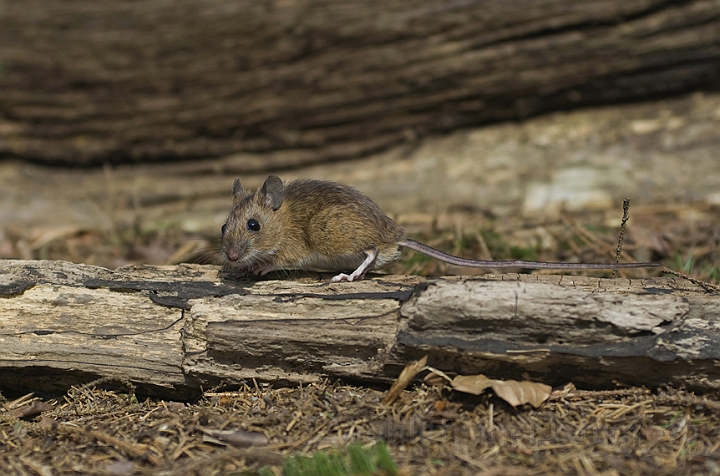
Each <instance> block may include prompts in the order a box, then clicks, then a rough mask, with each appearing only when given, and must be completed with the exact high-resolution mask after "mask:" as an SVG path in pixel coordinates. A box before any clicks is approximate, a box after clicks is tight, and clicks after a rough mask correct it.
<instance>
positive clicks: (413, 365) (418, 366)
mask: <svg viewBox="0 0 720 476" xmlns="http://www.w3.org/2000/svg"><path fill="white" fill-rule="evenodd" d="M425 364H427V355H426V356H424V357H423V358H422V359H420V360H417V361H415V362H410V363H409V364H407V365H406V366H405V368H404V369H403V371H402V372H400V375H399V376H398V378H397V379H396V380H395V382H394V383H393V384H392V387H390V390H388V393H387V394H386V395H385V399H383V403H384V404H385V405H390V404H391V403H392V402H394V401H395V400H396V399H397V398H398V397H399V396H400V394H401V393H402V391H403V390H405V388H406V387H407V386H408V384H409V383H410V382H411V381H412V379H414V378H415V376H416V375H417V374H419V373H420V372H422V371H423V369H425Z"/></svg>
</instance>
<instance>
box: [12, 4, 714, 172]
mask: <svg viewBox="0 0 720 476" xmlns="http://www.w3.org/2000/svg"><path fill="white" fill-rule="evenodd" d="M0 9H1V10H2V14H1V15H0V65H1V68H0V156H2V155H9V156H14V157H20V158H24V159H30V160H35V161H40V162H45V163H53V162H54V163H65V164H76V165H79V164H101V163H105V162H115V163H117V162H128V161H150V160H152V161H162V160H178V159H194V158H199V157H220V156H229V155H233V154H239V153H242V152H265V151H276V150H280V151H284V153H282V154H278V155H274V156H272V157H271V158H270V162H268V159H267V158H266V159H265V160H264V161H262V163H258V160H257V158H255V157H246V156H242V155H241V156H240V157H237V160H235V161H233V162H232V165H233V167H235V169H236V171H239V172H250V171H253V170H257V169H258V167H261V168H262V169H263V170H266V169H267V167H268V166H270V167H274V168H277V167H284V166H291V165H295V166H297V165H299V164H303V163H311V162H319V161H326V160H330V159H337V158H344V157H352V156H358V155H361V154H366V153H368V152H371V151H376V150H379V149H382V148H386V147H388V146H389V145H392V144H397V143H400V142H403V141H413V140H414V139H415V138H417V137H419V136H423V135H425V134H428V133H434V132H440V131H448V130H452V129H456V128H458V127H464V126H470V125H474V124H481V123H486V122H489V121H494V120H502V119H512V118H522V117H527V116H528V115H531V114H536V113H539V112H542V111H547V110H556V109H567V108H572V107H578V106H587V105H591V104H606V103H608V102H617V101H627V100H639V99H643V98H654V97H658V96H659V95H668V94H672V93H680V92H687V91H693V90H696V89H697V88H707V87H714V86H716V85H717V84H718V80H719V79H720V2H718V0H690V1H683V2H667V1H662V0H596V1H584V2H574V1H572V0H542V1H533V2H520V3H518V2H505V1H502V0H499V1H498V0H495V1H485V2H472V1H470V2H465V1H462V2H450V3H447V2H439V1H437V0H413V1H406V0H388V1H386V2H374V1H371V0H356V1H346V2H318V1H315V0H299V1H295V2H283V3H282V4H277V5H276V4H273V3H266V2H247V1H246V2H237V1H235V0H201V1H198V0H180V1H176V2H171V3H168V2H164V1H160V0H147V1H144V2H130V1H116V2H102V3H98V2H95V1H93V0H75V1H72V2H62V3H58V2H53V1H48V0H31V1H30V3H28V2H8V1H6V2H2V4H0Z"/></svg>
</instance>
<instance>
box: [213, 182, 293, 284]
mask: <svg viewBox="0 0 720 476" xmlns="http://www.w3.org/2000/svg"><path fill="white" fill-rule="evenodd" d="M284 189H285V186H284V185H283V183H282V180H280V177H278V176H277V175H270V176H269V177H268V178H267V179H266V180H265V183H264V184H263V186H262V187H261V188H260V190H258V191H257V192H254V193H252V192H246V191H245V190H243V188H242V185H240V180H239V179H237V178H236V179H235V182H234V183H233V188H232V196H233V208H232V211H231V212H230V216H229V217H228V219H227V222H226V223H225V224H224V225H223V226H222V250H223V252H224V254H225V256H227V259H229V260H230V261H234V262H237V263H238V264H239V265H240V267H241V268H243V269H248V270H251V271H258V270H263V269H268V268H271V267H272V265H273V264H274V259H273V257H274V256H275V255H276V254H277V252H278V250H279V249H280V246H281V242H280V239H279V238H280V237H282V236H283V235H284V233H285V230H284V228H285V226H283V218H282V216H281V215H282V213H278V210H279V209H280V206H281V205H282V202H283V190H284Z"/></svg>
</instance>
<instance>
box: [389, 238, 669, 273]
mask: <svg viewBox="0 0 720 476" xmlns="http://www.w3.org/2000/svg"><path fill="white" fill-rule="evenodd" d="M398 245H400V246H403V247H405V248H410V249H411V250H415V251H417V252H419V253H422V254H424V255H427V256H430V257H431V258H435V259H437V260H440V261H444V262H445V263H449V264H454V265H456V266H465V267H468V268H487V269H490V268H529V269H621V268H657V267H659V266H661V264H660V263H608V264H604V263H589V264H585V263H553V262H540V261H522V260H508V261H484V260H474V259H467V258H460V257H459V256H453V255H449V254H447V253H443V252H442V251H440V250H436V249H435V248H431V247H429V246H427V245H424V244H422V243H420V242H419V241H415V240H409V239H404V240H402V241H400V242H399V243H398Z"/></svg>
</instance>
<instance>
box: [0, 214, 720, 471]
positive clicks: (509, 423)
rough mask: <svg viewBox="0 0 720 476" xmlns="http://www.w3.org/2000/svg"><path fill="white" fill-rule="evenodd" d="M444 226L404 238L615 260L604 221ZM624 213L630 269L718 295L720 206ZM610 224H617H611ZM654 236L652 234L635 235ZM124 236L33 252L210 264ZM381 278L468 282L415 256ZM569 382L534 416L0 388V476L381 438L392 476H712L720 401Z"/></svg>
mask: <svg viewBox="0 0 720 476" xmlns="http://www.w3.org/2000/svg"><path fill="white" fill-rule="evenodd" d="M458 213H459V214H455V215H447V216H438V217H435V219H432V220H427V219H423V220H420V219H417V218H416V219H415V222H414V224H413V223H411V222H408V223H406V226H407V227H408V229H409V230H411V235H412V236H413V237H415V238H418V239H421V240H423V241H425V242H427V243H430V244H432V245H433V246H436V247H439V248H442V249H444V250H446V251H450V252H453V253H457V254H462V255H464V256H469V257H477V258H488V257H490V258H493V259H503V258H511V257H513V258H524V259H540V260H562V261H581V260H582V261H592V260H608V259H612V256H614V253H615V249H616V247H617V238H616V236H617V227H611V226H606V225H605V223H607V222H608V221H609V219H608V216H606V215H607V214H606V213H595V214H582V215H578V214H573V213H565V214H563V215H562V216H561V218H559V219H557V220H552V221H538V220H535V221H533V220H528V219H519V218H518V219H516V220H509V219H502V220H495V219H493V218H492V217H487V216H476V215H475V214H474V212H458ZM630 214H631V217H632V219H631V220H634V221H631V223H633V224H634V225H633V227H631V228H629V230H628V233H627V235H626V238H625V242H624V244H623V249H624V253H626V257H627V258H628V259H643V260H645V259H646V260H657V261H662V262H663V263H664V264H665V265H666V266H668V267H670V268H673V269H676V270H678V271H680V272H683V273H687V274H688V275H691V276H692V277H694V279H697V280H702V281H706V282H708V283H709V284H710V285H712V284H716V283H718V276H719V270H720V252H719V250H718V241H719V237H720V208H714V207H709V206H705V207H700V208H695V209H693V208H692V207H691V206H683V207H678V206H676V207H665V208H662V209H660V208H656V209H652V210H648V209H639V210H634V209H633V208H632V207H631V209H630ZM621 215H622V210H619V211H617V217H616V218H617V220H616V222H618V223H619V221H620V216H621ZM688 217H691V218H692V219H688ZM460 224H462V226H461V225H460ZM474 224H475V225H474ZM657 229H662V230H664V232H663V233H653V232H651V231H647V230H657ZM643 230H645V231H643ZM123 233H124V234H122V233H121V236H122V239H117V236H115V237H113V236H110V235H107V234H102V233H98V234H92V233H87V232H85V233H79V234H72V235H70V236H67V237H63V238H62V239H53V240H50V241H48V243H47V245H46V246H44V247H40V248H37V249H36V250H35V251H32V252H31V253H32V256H33V257H35V258H52V259H69V260H78V259H79V258H80V257H81V256H83V255H84V256H87V253H93V256H95V263H96V264H104V265H107V266H111V265H113V264H117V263H119V262H120V263H127V262H151V263H165V262H173V261H178V260H179V261H182V260H183V258H182V257H180V256H179V255H178V253H177V250H178V249H182V246H183V243H186V242H188V241H190V240H192V239H195V240H198V241H201V242H204V243H205V245H204V246H205V248H206V251H204V252H200V254H197V253H195V254H194V255H193V256H192V257H191V258H189V259H190V260H208V261H212V260H215V259H216V256H215V254H214V251H213V249H214V246H215V245H214V244H213V240H214V239H216V237H214V236H212V235H211V234H206V235H188V234H186V233H184V232H183V231H182V230H171V229H166V230H163V231H156V232H151V233H140V232H136V231H134V230H125V231H124V232H123ZM5 246H8V247H9V246H12V247H16V246H17V242H16V243H11V244H10V245H8V244H7V243H6V244H5ZM13 249H14V248H13ZM173 254H175V255H176V256H175V257H173ZM191 254H192V253H191ZM390 271H392V272H397V273H415V274H427V275H437V274H462V273H467V272H468V270H466V269H458V268H453V267H448V266H444V265H439V264H438V263H436V262H435V261H432V260H427V259H425V258H424V257H423V256H421V255H413V254H406V255H405V258H404V259H403V261H401V262H400V263H399V264H397V265H396V266H395V267H394V268H392V269H391V270H390ZM643 272H645V271H643ZM650 273H654V274H657V273H658V272H657V271H652V272H650ZM604 275H605V276H608V274H607V273H606V274H604ZM709 292H716V291H713V290H712V289H711V288H710V289H709ZM639 371H641V370H639ZM568 383H569V384H570V385H569V386H568V387H567V388H559V389H555V392H554V393H553V395H552V397H551V398H550V400H549V401H547V402H546V403H545V404H544V405H542V406H541V407H540V408H537V409H535V408H532V407H529V406H525V407H519V408H513V407H511V406H509V405H508V404H506V403H505V402H504V401H502V400H500V399H499V398H497V397H496V396H494V395H493V394H492V392H489V393H488V394H484V395H481V396H479V397H475V396H471V395H464V394H458V393H454V392H452V391H451V390H450V389H448V388H435V387H427V386H425V385H424V384H421V383H418V384H417V385H416V386H414V387H411V389H410V390H407V391H406V392H405V393H404V394H403V395H402V396H401V398H400V400H399V401H397V402H395V403H394V404H392V405H389V406H387V405H383V404H382V403H381V402H382V397H383V395H384V392H385V391H386V389H384V388H378V389H373V388H366V387H362V386H354V385H350V384H348V383H343V382H326V383H324V384H322V385H312V386H308V387H303V388H273V387H272V386H270V385H267V384H264V383H262V382H248V383H247V385H246V386H245V387H244V388H241V389H225V388H218V389H210V390H208V391H206V392H205V393H204V394H203V396H202V397H201V398H200V399H198V400H197V401H193V402H171V401H161V400H157V399H146V398H145V397H144V396H142V395H135V394H134V393H133V391H132V388H131V387H128V386H126V385H124V384H122V383H118V382H99V383H96V384H93V385H89V386H87V387H82V388H79V389H71V390H70V391H69V392H68V393H67V394H65V395H62V396H58V395H43V396H31V395H27V396H21V397H19V398H17V396H13V395H12V389H4V390H3V393H4V394H6V395H7V396H9V397H12V398H16V399H15V400H6V401H4V402H3V410H2V412H1V413H0V472H1V473H4V474H23V475H25V474H27V475H33V474H39V475H43V476H44V475H51V474H63V475H70V474H112V475H132V474H167V475H180V474H197V475H214V474H257V473H256V472H257V471H258V470H259V469H260V468H262V467H267V470H269V471H271V473H265V474H283V473H282V467H283V461H284V460H285V459H286V458H288V457H290V456H291V455H298V454H301V455H312V454H313V453H315V452H317V451H319V450H325V451H328V450H330V449H335V450H337V449H339V448H343V447H346V446H347V445H348V444H350V443H361V444H366V445H370V444H372V443H374V442H377V441H380V440H382V441H386V442H387V444H388V448H389V451H390V454H391V456H392V457H393V459H394V460H395V462H396V463H397V465H398V467H399V471H400V472H399V474H404V475H424V474H434V475H444V474H453V475H454V474H458V475H471V474H473V475H474V474H482V475H525V474H577V475H595V474H603V475H617V474H622V475H635V474H647V475H650V474H652V475H663V474H667V475H671V474H672V475H674V474H720V421H719V420H720V394H717V393H716V394H710V395H701V396H696V395H694V394H693V393H691V392H687V391H685V390H683V389H673V388H660V389H657V388H652V389H645V388H629V387H626V386H625V385H623V384H622V382H618V383H617V388H616V389H611V390H604V391H589V390H582V389H580V390H576V389H574V388H573V387H572V385H571V384H572V382H568ZM376 474H382V473H376Z"/></svg>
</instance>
